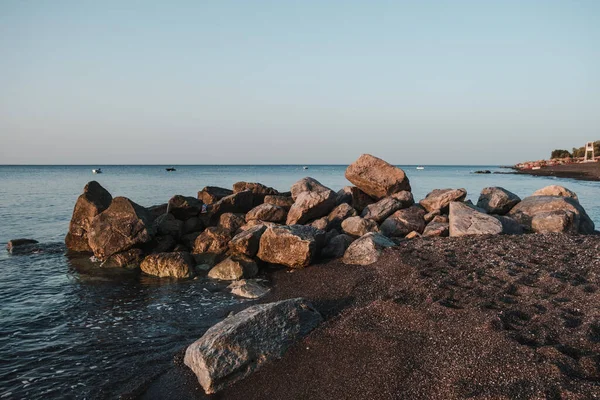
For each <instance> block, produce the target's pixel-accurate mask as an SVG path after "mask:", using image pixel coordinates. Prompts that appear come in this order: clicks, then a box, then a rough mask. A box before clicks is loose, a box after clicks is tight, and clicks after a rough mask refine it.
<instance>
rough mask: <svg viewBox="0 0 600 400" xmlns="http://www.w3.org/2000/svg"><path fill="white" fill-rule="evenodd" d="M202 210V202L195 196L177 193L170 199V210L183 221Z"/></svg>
mask: <svg viewBox="0 0 600 400" xmlns="http://www.w3.org/2000/svg"><path fill="white" fill-rule="evenodd" d="M201 210H202V202H201V201H200V200H198V199H195V198H193V197H187V196H181V195H175V196H173V197H171V199H170V200H169V212H170V213H171V214H173V216H175V218H177V219H180V220H182V221H185V220H186V219H189V218H192V217H196V216H198V214H200V211H201Z"/></svg>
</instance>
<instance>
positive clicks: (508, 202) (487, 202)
mask: <svg viewBox="0 0 600 400" xmlns="http://www.w3.org/2000/svg"><path fill="white" fill-rule="evenodd" d="M520 201H521V198H520V197H519V196H517V195H516V194H514V193H512V192H509V191H508V190H506V189H504V188H501V187H497V186H495V187H487V188H484V189H483V190H482V191H481V194H480V195H479V200H478V201H477V207H479V208H483V209H484V210H485V211H486V212H488V213H489V214H498V215H505V214H507V213H508V212H509V211H510V210H511V208H513V207H514V206H516V205H517V203H518V202H520Z"/></svg>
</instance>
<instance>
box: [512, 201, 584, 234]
mask: <svg viewBox="0 0 600 400" xmlns="http://www.w3.org/2000/svg"><path fill="white" fill-rule="evenodd" d="M554 211H560V212H563V213H566V212H572V213H573V214H574V215H573V219H572V221H571V222H570V224H571V225H572V226H571V227H568V228H566V231H570V232H579V233H583V234H592V233H594V229H595V227H594V222H592V220H591V219H590V217H589V216H588V215H587V213H586V212H585V210H584V209H583V207H582V206H581V205H580V204H579V202H578V201H577V200H575V199H573V198H571V197H562V196H530V197H526V198H525V199H523V200H522V201H521V202H520V203H519V204H517V205H516V206H514V207H513V209H512V210H510V212H509V213H508V216H509V217H512V218H514V219H515V220H516V221H517V222H519V223H520V224H521V225H523V226H525V227H526V228H527V229H529V230H533V227H532V220H533V218H534V217H535V216H536V215H537V214H541V213H547V212H554Z"/></svg>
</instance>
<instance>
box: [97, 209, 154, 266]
mask: <svg viewBox="0 0 600 400" xmlns="http://www.w3.org/2000/svg"><path fill="white" fill-rule="evenodd" d="M149 221H150V216H149V214H148V212H147V211H146V209H145V208H144V207H142V206H140V205H138V204H136V203H134V202H133V201H131V200H129V199H127V198H125V197H116V198H114V199H113V201H112V203H111V204H110V206H109V207H108V208H107V209H106V210H104V211H103V212H102V213H101V214H99V215H97V216H96V217H95V218H94V219H93V220H92V223H91V224H90V228H89V229H90V230H89V231H88V242H89V244H90V247H91V248H92V251H93V252H94V255H95V256H96V257H97V258H98V259H100V260H105V259H106V258H108V257H110V256H112V255H113V254H116V253H120V252H122V251H125V250H129V249H131V248H132V247H139V246H140V245H143V244H145V243H148V242H150V241H151V240H152V237H153V236H154V229H153V228H152V226H151V223H150V222H149Z"/></svg>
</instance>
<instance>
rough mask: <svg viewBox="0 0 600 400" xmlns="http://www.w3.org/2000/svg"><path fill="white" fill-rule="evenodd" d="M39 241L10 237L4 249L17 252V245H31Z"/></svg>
mask: <svg viewBox="0 0 600 400" xmlns="http://www.w3.org/2000/svg"><path fill="white" fill-rule="evenodd" d="M37 243H39V242H38V241H37V240H33V239H12V240H9V241H8V243H7V244H6V251H8V252H9V253H13V252H15V253H16V252H18V249H19V247H26V246H31V245H35V244H37Z"/></svg>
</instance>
